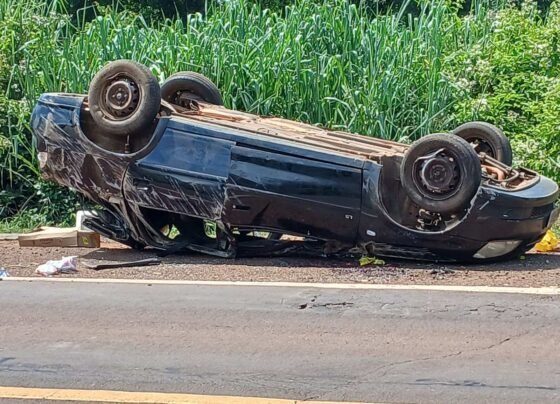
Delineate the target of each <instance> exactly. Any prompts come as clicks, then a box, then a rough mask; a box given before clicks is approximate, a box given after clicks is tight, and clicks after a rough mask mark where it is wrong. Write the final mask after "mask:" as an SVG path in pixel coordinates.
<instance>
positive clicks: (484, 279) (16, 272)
mask: <svg viewBox="0 0 560 404" xmlns="http://www.w3.org/2000/svg"><path fill="white" fill-rule="evenodd" d="M71 255H77V256H78V257H79V260H78V273H76V274H70V275H67V274H64V275H57V277H70V278H121V279H166V280H229V281H284V282H340V283H391V284H423V285H430V284H441V285H477V286H482V285H487V286H512V287H542V286H559V285H560V253H547V254H542V253H529V254H527V255H526V256H525V257H524V259H518V260H513V261H507V262H502V263H495V264H489V265H483V266H482V265H448V264H446V265H441V264H433V263H417V262H411V261H398V260H386V265H384V266H365V267H361V266H360V265H359V264H358V262H357V260H340V259H326V258H325V259H318V258H297V257H282V258H243V259H235V260H231V259H222V258H214V257H209V256H204V255H199V254H188V255H170V256H167V257H163V258H161V260H162V263H161V264H160V265H157V266H147V267H131V268H116V269H106V270H100V271H95V270H92V269H89V268H87V267H86V266H85V265H84V263H90V264H99V263H109V262H123V261H132V260H139V259H144V258H150V257H155V256H156V251H154V250H145V251H142V252H139V251H134V250H132V249H130V248H128V247H126V246H123V245H121V244H118V243H114V242H110V241H109V242H108V241H104V242H103V243H102V245H101V248H99V249H89V248H62V247H46V248H45V247H41V248H38V247H23V248H22V247H19V246H18V244H17V241H13V240H4V241H0V267H4V268H5V269H6V270H7V271H8V272H9V274H10V275H11V276H38V275H36V274H35V269H36V268H37V266H38V265H40V264H43V263H45V262H46V261H48V260H57V259H60V258H61V257H63V256H71Z"/></svg>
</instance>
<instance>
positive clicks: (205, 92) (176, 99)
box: [161, 72, 224, 106]
mask: <svg viewBox="0 0 560 404" xmlns="http://www.w3.org/2000/svg"><path fill="white" fill-rule="evenodd" d="M161 96H162V98H163V99H164V100H165V101H168V102H170V103H171V104H175V105H181V106H186V102H187V101H188V99H189V98H191V99H192V98H198V99H200V100H202V101H205V102H207V103H209V104H214V105H224V102H223V100H222V94H221V93H220V90H219V89H218V87H217V86H216V85H215V84H214V83H212V81H211V80H210V79H208V78H207V77H205V76H203V75H202V74H199V73H195V72H179V73H175V74H173V75H172V76H171V77H169V78H168V79H167V80H165V81H164V83H163V84H162V86H161Z"/></svg>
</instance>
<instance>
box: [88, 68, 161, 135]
mask: <svg viewBox="0 0 560 404" xmlns="http://www.w3.org/2000/svg"><path fill="white" fill-rule="evenodd" d="M117 97H118V98H117ZM88 102H89V109H90V112H91V117H92V119H93V120H94V122H95V124H96V125H97V126H98V127H99V129H100V130H101V131H102V132H104V133H107V134H110V135H117V136H128V135H132V134H134V133H137V132H141V131H142V130H145V129H147V128H148V127H149V126H151V125H152V123H153V122H154V119H155V118H156V115H157V113H158V112H159V109H160V105H161V93H160V88H159V83H158V81H157V79H156V78H155V77H154V75H153V74H152V72H151V71H150V70H149V69H148V68H147V67H146V66H144V65H142V64H140V63H137V62H134V61H132V60H117V61H114V62H111V63H109V64H107V65H106V66H105V67H103V69H101V70H100V71H99V72H98V73H97V74H96V75H95V77H94V78H93V80H92V81H91V84H90V86H89V93H88Z"/></svg>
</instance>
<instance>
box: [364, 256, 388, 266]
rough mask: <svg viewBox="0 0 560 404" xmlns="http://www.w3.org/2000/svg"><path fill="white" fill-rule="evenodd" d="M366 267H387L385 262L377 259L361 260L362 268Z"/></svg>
mask: <svg viewBox="0 0 560 404" xmlns="http://www.w3.org/2000/svg"><path fill="white" fill-rule="evenodd" d="M366 265H385V261H383V260H382V259H379V258H377V257H362V258H360V266H366Z"/></svg>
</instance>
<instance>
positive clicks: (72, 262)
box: [35, 257, 78, 276]
mask: <svg viewBox="0 0 560 404" xmlns="http://www.w3.org/2000/svg"><path fill="white" fill-rule="evenodd" d="M77 264H78V257H62V259H61V260H59V261H47V262H46V263H44V264H42V265H39V266H38V267H37V269H36V270H35V273H37V274H39V275H42V276H52V275H58V274H71V273H74V272H77V269H76V265H77Z"/></svg>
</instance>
